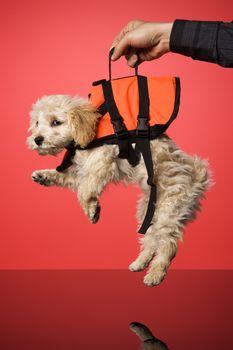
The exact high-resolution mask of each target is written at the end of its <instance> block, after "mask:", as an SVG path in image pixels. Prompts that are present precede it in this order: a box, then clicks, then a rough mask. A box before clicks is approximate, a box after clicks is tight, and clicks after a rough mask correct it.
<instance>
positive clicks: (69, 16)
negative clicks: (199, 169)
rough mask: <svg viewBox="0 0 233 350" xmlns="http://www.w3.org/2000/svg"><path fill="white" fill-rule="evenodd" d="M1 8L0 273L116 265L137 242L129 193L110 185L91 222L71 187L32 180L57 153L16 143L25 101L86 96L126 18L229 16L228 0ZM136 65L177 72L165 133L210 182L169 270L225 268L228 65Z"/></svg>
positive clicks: (171, 59)
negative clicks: (198, 160)
mask: <svg viewBox="0 0 233 350" xmlns="http://www.w3.org/2000/svg"><path fill="white" fill-rule="evenodd" d="M0 6H1V8H0V13H1V14H0V16H1V18H0V26H1V30H0V32H1V41H0V42H1V56H0V59H1V65H0V67H1V128H0V132H1V216H2V218H1V245H0V268H5V269H12V268H64V269H66V268H85V269H86V268H109V269H118V268H127V267H128V264H129V263H130V262H131V261H132V260H133V259H134V258H135V257H136V255H137V253H138V249H139V247H138V237H137V234H136V229H137V224H136V219H135V206H136V200H137V198H138V195H139V190H138V189H137V188H133V187H128V188H124V187H123V186H121V185H120V186H117V187H115V186H109V188H108V190H107V191H106V192H105V193H104V194H103V196H102V198H101V205H102V216H101V219H100V221H99V223H98V224H97V225H91V224H90V223H89V222H88V220H87V218H86V217H85V216H84V214H83V212H82V210H81V208H80V206H79V204H78V203H77V200H76V195H75V194H74V193H71V192H69V191H68V190H63V189H58V188H43V187H41V186H39V185H37V184H35V183H33V182H32V181H31V178H30V175H31V172H32V171H33V170H35V169H43V168H47V167H49V168H50V167H51V168H52V167H54V166H56V165H57V164H58V163H59V160H60V159H61V157H62V155H60V156H59V157H58V158H53V157H39V156H38V155H37V154H36V153H33V152H32V151H29V150H28V149H27V146H26V137H27V128H28V126H29V116H28V113H29V110H30V107H31V104H32V103H33V102H34V101H35V100H36V99H37V98H38V97H40V96H41V95H43V94H57V93H59V94H62V93H65V94H79V95H87V94H88V91H89V88H90V86H91V82H92V81H94V80H98V79H100V78H103V77H106V75H107V54H108V50H109V48H110V45H111V41H112V39H113V37H114V36H115V35H116V34H117V33H118V31H119V30H120V29H121V28H122V26H123V25H125V24H126V23H127V22H128V21H129V20H131V19H135V18H141V19H145V20H151V21H172V20H174V19H176V18H184V19H200V20H222V21H231V20H232V12H233V11H232V10H233V2H232V1H230V0H223V1H221V2H213V1H212V0H207V1H205V2H203V1H200V0H196V1H195V2H190V3H189V4H187V1H184V0H177V1H171V0H170V1H167V2H166V3H164V2H159V1H156V2H155V1H152V0H149V1H143V2H140V1H138V2H131V1H129V2H127V1H122V0H118V1H116V2H114V1H108V2H107V1H106V0H99V1H98V2H95V1H88V2H79V1H72V0H66V1H65V0H61V1H58V0H56V1H53V0H49V1H45V0H40V1H27V0H22V1H16V0H15V1H12V0H9V1H6V0H5V1H3V0H2V1H1V3H0ZM113 68H114V74H115V76H120V75H125V74H129V70H130V68H128V67H127V66H126V64H125V61H124V60H123V59H122V60H121V61H120V62H116V63H114V67H113ZM140 70H141V72H143V74H147V75H160V76H161V75H176V76H179V77H180V78H181V83H182V100H181V108H180V112H179V117H178V119H177V121H176V122H175V123H174V124H173V125H172V126H171V128H170V130H169V134H170V136H172V137H173V138H174V139H175V141H176V142H177V144H178V145H179V146H180V147H182V148H183V149H184V150H185V151H187V152H188V153H190V154H194V153H197V154H199V155H200V156H201V157H204V158H208V159H209V162H210V165H211V168H212V170H213V173H214V179H215V182H216V184H215V186H214V187H213V189H212V190H211V191H210V192H209V193H208V194H207V200H205V201H204V202H203V211H202V213H201V214H199V215H198V219H197V220H196V221H195V223H193V224H190V225H189V226H188V227H187V229H186V232H185V239H184V243H181V244H180V247H179V252H178V255H177V257H176V259H175V261H174V263H173V264H172V268H176V269H180V268H220V269H223V268H232V267H233V256H232V247H231V246H232V243H233V234H232V197H233V191H232V175H233V174H232V161H233V159H232V139H233V136H232V130H233V123H232V117H233V95H232V78H233V70H232V69H224V68H221V67H219V66H217V65H214V64H208V63H203V62H197V61H193V60H191V59H190V58H186V57H182V56H179V55H175V54H168V55H166V56H164V57H163V58H161V59H159V60H157V61H153V62H151V63H145V64H143V66H142V67H141V68H140ZM130 73H131V72H130ZM114 213H117V214H118V215H117V216H116V215H114ZM119 218H120V220H119Z"/></svg>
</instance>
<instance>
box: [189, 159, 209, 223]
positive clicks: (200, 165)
mask: <svg viewBox="0 0 233 350" xmlns="http://www.w3.org/2000/svg"><path fill="white" fill-rule="evenodd" d="M213 185H214V181H213V173H212V171H211V169H210V166H209V162H208V160H207V159H201V158H200V157H198V156H194V157H193V185H192V197H193V199H195V201H194V202H195V205H194V209H195V211H194V213H195V212H196V211H200V210H201V200H202V199H204V198H205V193H206V191H208V190H209V189H210V188H211V187H212V186H213ZM195 217H196V215H194V216H193V219H195Z"/></svg>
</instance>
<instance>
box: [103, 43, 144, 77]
mask: <svg viewBox="0 0 233 350" xmlns="http://www.w3.org/2000/svg"><path fill="white" fill-rule="evenodd" d="M114 50H115V47H112V48H111V50H110V51H109V57H108V72H109V80H112V60H111V57H112V55H113V52H114ZM139 63H140V61H139V60H137V62H136V63H135V65H134V70H135V75H138V65H139Z"/></svg>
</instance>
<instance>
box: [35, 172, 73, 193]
mask: <svg viewBox="0 0 233 350" xmlns="http://www.w3.org/2000/svg"><path fill="white" fill-rule="evenodd" d="M32 180H33V181H35V182H37V183H38V184H40V185H43V186H60V187H70V188H72V185H73V183H74V181H73V176H72V174H71V172H64V173H61V172H58V171H56V169H44V170H36V171H34V172H33V173H32Z"/></svg>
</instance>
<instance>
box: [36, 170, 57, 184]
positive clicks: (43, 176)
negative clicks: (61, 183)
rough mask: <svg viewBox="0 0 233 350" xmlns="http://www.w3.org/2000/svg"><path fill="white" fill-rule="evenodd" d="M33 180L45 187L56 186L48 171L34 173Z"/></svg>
mask: <svg viewBox="0 0 233 350" xmlns="http://www.w3.org/2000/svg"><path fill="white" fill-rule="evenodd" d="M32 180H33V181H35V182H37V183H38V184H40V185H43V186H52V185H54V180H53V179H52V177H51V173H50V172H49V171H48V170H36V171H34V172H33V173H32Z"/></svg>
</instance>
